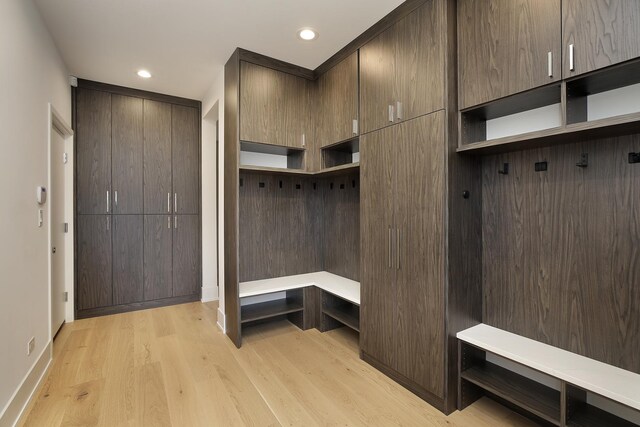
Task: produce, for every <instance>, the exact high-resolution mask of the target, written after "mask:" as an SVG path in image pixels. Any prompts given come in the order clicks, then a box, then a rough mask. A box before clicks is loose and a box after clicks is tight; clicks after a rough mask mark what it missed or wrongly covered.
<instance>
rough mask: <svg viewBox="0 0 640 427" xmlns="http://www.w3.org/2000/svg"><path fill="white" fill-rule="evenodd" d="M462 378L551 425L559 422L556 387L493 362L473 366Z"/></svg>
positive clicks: (558, 399)
mask: <svg viewBox="0 0 640 427" xmlns="http://www.w3.org/2000/svg"><path fill="white" fill-rule="evenodd" d="M460 377H461V378H462V379H463V380H466V381H469V382H470V383H473V384H475V385H476V386H478V387H480V388H482V389H484V390H486V391H488V392H489V393H492V394H494V395H496V396H498V397H500V398H501V399H504V400H506V401H508V402H510V403H512V404H514V405H516V406H518V407H520V408H522V409H525V410H527V411H529V412H531V413H532V414H534V415H536V416H538V417H540V418H542V419H544V420H546V421H548V422H550V423H552V424H555V425H560V392H559V391H557V390H554V389H552V388H550V387H547V386H545V385H543V384H540V383H538V382H536V381H533V380H530V379H528V378H525V377H523V376H521V375H518V374H516V373H514V372H512V371H509V370H507V369H504V368H502V367H500V366H497V365H494V364H493V363H490V362H484V363H482V364H478V365H475V366H472V367H470V368H469V369H467V370H465V371H463V372H462V373H461V374H460Z"/></svg>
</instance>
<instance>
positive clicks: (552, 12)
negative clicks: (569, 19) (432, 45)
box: [458, 0, 591, 109]
mask: <svg viewBox="0 0 640 427" xmlns="http://www.w3.org/2000/svg"><path fill="white" fill-rule="evenodd" d="M586 1H587V2H591V0H586ZM560 21H561V8H560V0H460V1H458V67H459V68H458V81H459V83H458V85H459V92H458V95H459V96H458V99H459V107H460V109H464V108H467V107H471V106H475V105H478V104H482V103H484V102H488V101H492V100H495V99H498V98H502V97H504V96H507V95H511V94H514V93H518V92H522V91H525V90H528V89H532V88H535V87H538V86H543V85H545V84H547V83H551V82H554V81H558V80H559V79H560V78H561V75H560V49H561V47H560V43H561V22H560ZM549 52H551V68H552V72H551V76H549Z"/></svg>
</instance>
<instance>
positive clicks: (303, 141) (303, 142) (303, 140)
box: [302, 133, 307, 147]
mask: <svg viewBox="0 0 640 427" xmlns="http://www.w3.org/2000/svg"><path fill="white" fill-rule="evenodd" d="M306 145H307V137H306V135H305V134H304V133H303V134H302V146H303V147H304V146H306Z"/></svg>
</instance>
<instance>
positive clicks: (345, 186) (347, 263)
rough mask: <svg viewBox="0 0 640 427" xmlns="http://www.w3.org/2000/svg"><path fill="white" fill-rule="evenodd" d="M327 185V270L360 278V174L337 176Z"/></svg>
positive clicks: (325, 219)
mask: <svg viewBox="0 0 640 427" xmlns="http://www.w3.org/2000/svg"><path fill="white" fill-rule="evenodd" d="M331 184H333V188H331V187H332V186H331ZM323 187H324V198H323V202H322V205H323V208H324V220H323V222H324V225H323V228H322V235H323V241H324V251H323V252H324V256H323V258H324V270H326V271H328V272H330V273H334V274H337V275H339V276H343V277H347V278H349V279H351V280H355V281H360V177H359V175H358V174H349V175H340V176H336V177H334V178H330V179H326V180H325V181H324V183H323Z"/></svg>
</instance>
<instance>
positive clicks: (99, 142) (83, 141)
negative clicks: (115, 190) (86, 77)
mask: <svg viewBox="0 0 640 427" xmlns="http://www.w3.org/2000/svg"><path fill="white" fill-rule="evenodd" d="M76 111H77V112H76V114H77V117H76V141H77V142H76V155H77V166H76V168H77V169H76V170H77V175H78V179H77V184H78V188H77V190H78V193H77V200H76V202H77V206H78V213H79V214H104V213H107V192H108V191H109V192H110V191H111V94H108V93H105V92H98V91H94V90H88V89H78V90H77V91H76ZM109 208H111V206H109Z"/></svg>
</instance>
